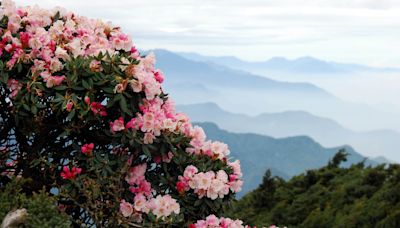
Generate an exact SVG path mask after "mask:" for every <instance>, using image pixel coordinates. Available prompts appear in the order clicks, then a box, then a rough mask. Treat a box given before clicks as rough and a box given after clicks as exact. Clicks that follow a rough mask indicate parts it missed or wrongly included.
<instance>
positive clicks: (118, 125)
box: [110, 117, 125, 133]
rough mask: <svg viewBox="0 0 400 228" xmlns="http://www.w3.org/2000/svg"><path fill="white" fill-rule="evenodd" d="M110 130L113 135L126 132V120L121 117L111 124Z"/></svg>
mask: <svg viewBox="0 0 400 228" xmlns="http://www.w3.org/2000/svg"><path fill="white" fill-rule="evenodd" d="M110 128H111V132H112V133H115V132H117V131H122V130H124V129H125V124H124V119H123V118H122V117H120V118H118V119H117V120H114V122H110Z"/></svg>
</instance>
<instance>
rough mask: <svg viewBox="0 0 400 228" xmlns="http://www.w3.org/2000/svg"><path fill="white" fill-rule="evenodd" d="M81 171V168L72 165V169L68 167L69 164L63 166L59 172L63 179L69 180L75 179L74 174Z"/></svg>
mask: <svg viewBox="0 0 400 228" xmlns="http://www.w3.org/2000/svg"><path fill="white" fill-rule="evenodd" d="M81 172H82V169H81V168H77V167H72V169H70V168H69V166H64V167H63V171H62V172H61V177H62V178H63V179H67V180H71V179H75V178H76V176H77V175H78V174H80V173H81Z"/></svg>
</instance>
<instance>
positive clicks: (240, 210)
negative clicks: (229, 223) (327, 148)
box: [229, 151, 400, 227]
mask: <svg viewBox="0 0 400 228" xmlns="http://www.w3.org/2000/svg"><path fill="white" fill-rule="evenodd" d="M345 160H346V153H345V152H344V151H340V152H339V153H337V154H336V155H335V157H334V158H333V159H332V160H331V161H330V162H329V163H328V165H327V166H325V167H323V168H320V169H315V170H309V171H307V172H305V173H303V174H301V175H298V176H295V177H293V178H292V179H290V180H289V181H285V180H283V179H281V178H277V177H272V176H271V174H270V172H269V171H267V172H266V174H265V176H264V179H263V183H262V184H260V186H259V187H258V188H257V189H256V190H254V191H252V192H251V193H249V194H247V195H246V196H245V197H243V198H242V199H241V200H240V201H238V202H235V203H234V205H233V209H232V210H231V211H230V212H229V214H230V215H234V216H236V217H239V218H242V219H243V220H244V221H245V222H248V223H251V224H255V225H262V224H269V223H272V224H277V225H282V224H284V225H286V226H288V227H399V226H400V191H399V188H400V165H398V164H391V165H386V166H385V165H379V166H376V167H370V166H368V167H366V166H365V165H364V164H363V163H358V164H354V165H352V166H350V167H349V168H342V167H340V163H341V162H343V161H345Z"/></svg>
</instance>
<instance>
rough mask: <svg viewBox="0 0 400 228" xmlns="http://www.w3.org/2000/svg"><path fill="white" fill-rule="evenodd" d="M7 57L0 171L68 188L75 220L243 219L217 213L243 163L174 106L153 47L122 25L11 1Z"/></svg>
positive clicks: (6, 8)
mask: <svg viewBox="0 0 400 228" xmlns="http://www.w3.org/2000/svg"><path fill="white" fill-rule="evenodd" d="M0 58H1V60H2V62H3V63H4V64H1V65H0V67H1V69H0V70H1V72H6V73H7V74H3V73H2V74H0V104H1V105H2V106H1V107H2V109H0V112H2V113H1V114H2V118H0V132H1V134H4V135H5V136H4V137H5V139H6V140H4V141H5V145H0V146H1V147H0V148H3V146H4V147H6V148H7V151H6V152H2V153H4V154H5V155H4V156H3V155H2V156H3V157H6V159H2V158H3V157H0V169H2V170H1V171H2V172H1V173H4V174H6V175H7V176H12V175H21V173H22V174H24V176H26V177H28V178H32V179H35V181H36V182H37V185H34V186H33V187H38V188H39V189H36V190H41V189H51V188H53V187H56V188H58V189H60V191H61V192H62V194H60V195H59V196H57V197H59V198H58V199H57V200H60V201H62V202H60V203H62V204H63V205H66V206H65V207H66V208H67V209H66V210H65V212H66V213H69V215H71V218H77V217H79V218H82V219H80V220H79V221H78V220H77V221H73V222H74V226H77V227H78V226H91V225H95V226H97V227H106V226H108V227H117V226H125V225H127V224H130V225H132V226H137V227H142V226H144V225H148V224H152V223H157V225H159V226H173V227H187V226H188V225H190V224H191V226H194V227H242V222H241V221H238V220H230V219H226V218H218V217H216V215H218V214H219V213H221V212H222V210H223V204H224V203H226V202H228V201H230V200H232V199H233V198H234V195H235V193H236V192H238V191H239V190H240V189H241V186H242V184H243V182H242V180H241V177H242V173H241V170H240V163H239V161H231V160H230V159H229V157H228V156H229V153H230V151H229V148H228V146H227V145H226V144H224V143H222V142H214V141H211V140H207V137H206V135H205V132H204V131H203V129H202V128H200V127H198V126H193V125H192V124H191V123H190V121H189V117H188V116H186V115H185V114H183V113H179V112H176V110H175V104H174V102H173V100H172V99H171V98H170V97H169V96H168V93H167V91H166V92H164V90H163V88H162V83H163V82H164V79H165V75H164V74H163V72H162V71H161V70H159V69H156V67H155V63H156V56H155V55H154V53H148V54H147V55H146V56H143V55H141V54H140V53H139V51H138V49H137V48H136V47H135V46H134V44H133V40H132V38H131V37H130V36H129V35H127V34H126V33H124V32H123V31H122V30H121V28H120V27H118V26H114V25H113V24H111V23H108V22H107V23H106V22H103V21H101V20H94V19H89V18H86V17H82V16H79V15H76V14H74V13H72V12H68V11H67V10H64V9H61V8H55V9H52V10H45V9H41V8H40V7H38V6H35V7H16V6H15V4H14V3H13V2H12V1H10V0H3V1H2V2H1V6H0ZM3 116H4V117H3ZM3 122H4V124H3ZM3 132H4V133H3ZM16 135H18V137H17V136H16ZM25 135H26V136H28V137H20V136H25ZM14 139H15V140H14ZM13 141H16V142H15V144H12V143H11V142H13ZM1 143H3V141H1ZM94 150H95V152H96V153H94ZM19 160H21V162H20V161H19ZM10 161H12V162H10ZM5 163H9V164H12V166H7V165H5ZM67 164H71V166H68V165H67ZM72 164H73V166H72ZM2 167H6V168H5V169H4V170H3V168H2ZM26 167H30V168H29V169H28V171H27V168H26ZM78 167H82V168H84V170H85V172H84V174H81V173H82V168H78ZM16 170H18V173H14V172H16ZM55 170H58V172H57V173H56V174H55V172H54V171H55ZM78 175H80V176H79V178H77V177H78ZM0 179H1V178H0ZM65 180H73V181H65ZM0 182H1V181H0ZM1 184H2V183H0V185H1ZM61 196H62V197H61ZM195 205H196V206H195ZM199 205H200V206H199ZM211 211H212V213H214V214H215V216H214V215H212V216H208V215H209V214H210V212H211ZM207 216H208V217H207ZM206 217H207V218H206ZM199 219H200V220H199ZM202 219H205V220H202ZM197 220H199V221H197ZM196 221H197V222H196ZM82 223H85V224H82ZM91 223H93V224H91Z"/></svg>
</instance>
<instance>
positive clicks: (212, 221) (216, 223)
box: [189, 215, 251, 228]
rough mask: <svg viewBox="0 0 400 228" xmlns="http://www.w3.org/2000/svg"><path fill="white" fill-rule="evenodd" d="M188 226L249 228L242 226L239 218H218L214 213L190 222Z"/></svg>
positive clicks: (248, 227)
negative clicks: (192, 222)
mask: <svg viewBox="0 0 400 228" xmlns="http://www.w3.org/2000/svg"><path fill="white" fill-rule="evenodd" d="M189 228H251V227H250V226H244V225H243V221H241V220H232V219H230V218H224V217H221V218H218V217H217V216H215V215H209V216H207V218H206V219H205V220H199V221H197V222H196V223H194V224H190V225H189Z"/></svg>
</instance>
